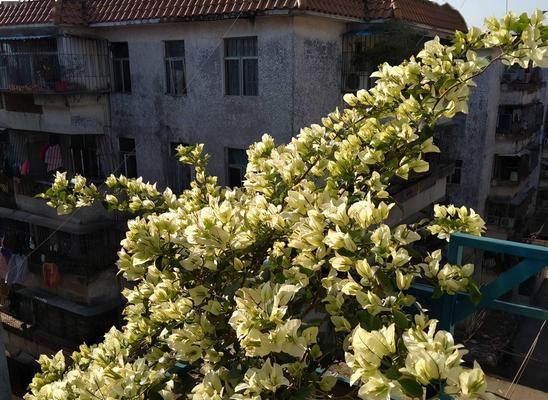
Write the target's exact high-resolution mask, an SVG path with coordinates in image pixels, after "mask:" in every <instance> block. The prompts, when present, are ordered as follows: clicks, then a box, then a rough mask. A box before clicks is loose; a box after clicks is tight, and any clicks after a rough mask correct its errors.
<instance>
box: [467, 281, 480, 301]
mask: <svg viewBox="0 0 548 400" xmlns="http://www.w3.org/2000/svg"><path fill="white" fill-rule="evenodd" d="M468 293H470V301H471V302H472V303H473V304H475V305H478V304H479V303H480V301H481V297H482V295H481V291H480V289H479V287H478V285H477V284H476V282H474V281H472V280H470V281H469V282H468Z"/></svg>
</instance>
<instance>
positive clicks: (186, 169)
mask: <svg viewBox="0 0 548 400" xmlns="http://www.w3.org/2000/svg"><path fill="white" fill-rule="evenodd" d="M179 145H183V146H188V144H186V143H170V155H171V157H170V165H169V171H168V185H169V187H170V188H171V190H172V191H173V192H174V193H180V192H182V191H183V190H185V189H189V188H190V181H191V180H192V173H191V169H190V165H186V164H183V163H181V162H180V161H179V158H178V157H177V147H178V146H179Z"/></svg>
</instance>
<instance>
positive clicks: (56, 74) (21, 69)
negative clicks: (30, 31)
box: [0, 36, 110, 134]
mask: <svg viewBox="0 0 548 400" xmlns="http://www.w3.org/2000/svg"><path fill="white" fill-rule="evenodd" d="M109 91H110V56H109V52H108V44H107V42H106V41H103V40H95V39H89V38H81V37H74V36H50V37H46V38H41V37H37V38H32V37H31V38H27V37H25V38H2V39H0V94H1V96H2V102H3V104H4V107H3V108H2V110H0V127H4V128H12V129H18V130H27V131H42V132H50V133H62V134H103V133H105V129H106V127H108V126H109V125H110V122H109V113H108V107H109V105H108V92H109Z"/></svg>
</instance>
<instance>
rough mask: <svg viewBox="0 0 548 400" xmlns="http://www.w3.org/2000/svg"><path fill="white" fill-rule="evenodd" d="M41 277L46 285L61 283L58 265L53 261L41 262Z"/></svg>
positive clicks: (52, 285) (50, 286)
mask: <svg viewBox="0 0 548 400" xmlns="http://www.w3.org/2000/svg"><path fill="white" fill-rule="evenodd" d="M42 278H43V279H44V283H45V284H46V286H47V287H49V288H53V287H56V286H59V284H60V283H61V275H60V274H59V267H58V266H57V264H55V263H44V264H42Z"/></svg>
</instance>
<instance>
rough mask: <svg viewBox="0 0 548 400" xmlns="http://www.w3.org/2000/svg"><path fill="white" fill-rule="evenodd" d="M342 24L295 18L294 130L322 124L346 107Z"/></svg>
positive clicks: (317, 19)
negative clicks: (336, 109)
mask: <svg viewBox="0 0 548 400" xmlns="http://www.w3.org/2000/svg"><path fill="white" fill-rule="evenodd" d="M345 31H346V25H345V24H342V23H341V22H340V21H334V20H328V19H322V18H310V17H295V18H294V32H295V36H294V41H295V47H294V50H293V51H294V62H295V78H294V79H295V81H294V82H295V83H294V110H293V126H294V128H295V130H296V131H297V132H298V131H299V129H301V128H303V127H305V126H308V125H310V124H312V123H317V124H318V123H320V122H321V117H323V116H326V115H327V114H329V113H330V112H332V111H334V110H335V107H337V106H339V107H340V106H342V104H343V102H342V92H341V75H342V72H341V69H342V60H341V55H342V35H343V34H344V32H345Z"/></svg>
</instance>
